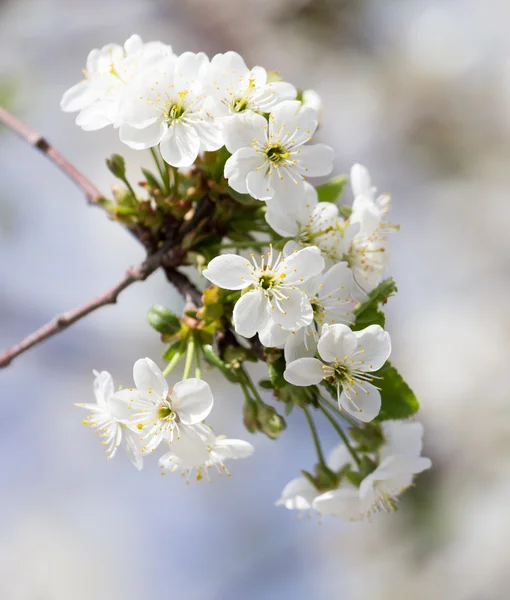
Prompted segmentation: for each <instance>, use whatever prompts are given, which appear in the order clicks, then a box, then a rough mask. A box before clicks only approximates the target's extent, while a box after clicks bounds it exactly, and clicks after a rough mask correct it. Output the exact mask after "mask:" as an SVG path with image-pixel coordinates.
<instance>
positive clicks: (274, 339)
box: [259, 319, 292, 348]
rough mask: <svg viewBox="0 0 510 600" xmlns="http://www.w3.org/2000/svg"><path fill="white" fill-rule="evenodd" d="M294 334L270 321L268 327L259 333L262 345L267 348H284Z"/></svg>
mask: <svg viewBox="0 0 510 600" xmlns="http://www.w3.org/2000/svg"><path fill="white" fill-rule="evenodd" d="M291 335H292V332H290V331H288V330H287V329H283V327H282V326H281V325H278V323H275V322H274V321H273V319H269V321H268V322H267V325H266V326H265V327H264V329H262V331H259V340H260V343H261V344H262V345H263V346H265V347H266V348H283V346H284V345H285V342H286V341H287V340H288V338H289V336H291Z"/></svg>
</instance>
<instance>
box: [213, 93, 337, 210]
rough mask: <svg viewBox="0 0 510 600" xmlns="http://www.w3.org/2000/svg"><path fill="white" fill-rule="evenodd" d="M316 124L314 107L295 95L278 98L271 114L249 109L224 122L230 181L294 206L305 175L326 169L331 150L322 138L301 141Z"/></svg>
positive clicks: (258, 195) (255, 194)
mask: <svg viewBox="0 0 510 600" xmlns="http://www.w3.org/2000/svg"><path fill="white" fill-rule="evenodd" d="M316 128H317V113H316V112H315V110H314V109H313V108H310V107H309V106H302V104H301V102H299V101H297V100H296V101H286V102H282V103H281V104H279V105H278V106H277V107H276V108H274V109H273V111H272V112H271V114H270V115H269V122H268V121H266V119H265V118H264V117H262V116H261V115H258V114H255V113H253V112H248V113H246V114H244V115H242V116H240V117H238V118H236V119H234V120H231V121H230V122H228V123H226V124H225V130H224V136H225V146H226V147H227V150H228V151H229V152H231V153H232V156H231V157H230V158H229V159H228V160H227V162H226V164H225V177H226V178H227V179H228V183H229V185H230V186H231V187H232V188H233V189H234V190H236V191H237V192H240V193H242V194H246V193H249V194H250V195H251V196H253V197H254V198H257V199H259V200H271V199H275V200H277V201H278V202H281V203H285V204H286V205H287V206H289V207H292V201H293V199H294V198H295V197H297V196H298V195H303V194H304V193H305V189H304V185H303V182H304V181H305V180H306V179H307V178H308V177H318V176H321V175H327V174H328V173H330V172H331V169H332V167H333V150H332V148H330V147H329V146H326V145H325V144H315V145H305V144H306V143H307V142H309V141H310V140H311V139H312V136H313V134H314V132H315V130H316Z"/></svg>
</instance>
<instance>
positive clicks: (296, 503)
mask: <svg viewBox="0 0 510 600" xmlns="http://www.w3.org/2000/svg"><path fill="white" fill-rule="evenodd" d="M317 494H318V491H317V490H316V489H315V488H314V486H313V485H312V484H311V483H310V482H309V481H308V479H305V478H304V477H297V478H296V479H293V480H292V481H289V483H288V484H287V485H286V486H285V487H284V488H283V491H282V494H281V496H280V498H279V499H278V500H277V501H276V502H275V504H276V506H285V508H288V509H289V510H309V509H310V508H312V503H313V501H314V498H316V497H317Z"/></svg>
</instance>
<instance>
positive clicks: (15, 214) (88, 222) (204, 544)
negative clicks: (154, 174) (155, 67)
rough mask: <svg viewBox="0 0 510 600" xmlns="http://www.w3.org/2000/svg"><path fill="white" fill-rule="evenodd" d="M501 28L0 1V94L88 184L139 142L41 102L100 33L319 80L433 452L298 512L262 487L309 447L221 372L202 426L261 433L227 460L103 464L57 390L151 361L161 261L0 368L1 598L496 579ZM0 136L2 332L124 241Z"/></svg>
mask: <svg viewBox="0 0 510 600" xmlns="http://www.w3.org/2000/svg"><path fill="white" fill-rule="evenodd" d="M509 22H510V4H509V3H508V2H507V0H478V1H477V0H277V1H275V0H272V1H270V0H242V1H241V0H180V1H174V0H10V1H8V0H3V1H2V2H0V72H1V86H0V87H1V94H2V102H4V103H7V104H8V106H9V107H10V109H11V110H12V111H13V112H15V113H16V114H18V115H19V116H20V117H21V118H23V119H24V120H25V121H26V122H27V123H29V124H30V125H31V126H32V127H34V128H36V129H37V130H39V131H41V132H43V133H44V134H45V135H47V136H48V137H49V138H50V140H51V141H52V142H53V143H54V144H55V145H56V146H57V147H58V148H60V149H61V150H62V151H63V152H64V154H66V155H67V156H68V157H69V158H70V159H71V160H72V161H73V162H74V163H75V164H76V165H77V166H78V167H79V168H80V169H81V170H83V171H84V172H85V173H86V174H87V175H89V176H90V177H91V178H92V179H93V180H94V181H95V182H96V183H97V184H98V186H99V187H100V188H101V189H103V190H106V191H107V190H108V189H109V185H111V183H112V182H113V181H112V177H111V175H110V174H109V172H108V171H107V170H106V168H105V166H104V158H105V157H106V156H107V155H109V154H111V153H112V152H118V151H122V152H123V153H124V155H125V156H126V157H127V160H128V164H129V166H130V170H131V174H132V177H133V178H135V179H136V177H137V169H138V166H139V161H140V155H139V154H137V153H136V152H134V151H130V150H129V149H128V148H127V147H122V146H121V144H120V142H119V141H118V138H117V136H116V134H115V132H114V131H113V130H111V129H109V130H103V131H100V132H97V133H84V132H82V131H81V130H79V129H78V128H77V127H76V126H75V125H74V123H73V118H72V116H71V115H66V114H63V113H61V112H60V110H59V101H60V97H61V95H62V93H63V91H64V90H65V89H67V88H68V87H69V86H70V85H72V84H73V83H75V82H76V81H78V80H79V78H80V69H81V68H82V66H84V62H85V57H86V55H87V53H88V51H89V50H90V49H91V48H93V47H98V46H102V45H103V44H105V43H108V42H113V41H115V42H119V43H122V42H123V41H124V40H125V39H126V38H127V37H128V36H129V35H131V34H132V33H134V32H137V33H139V34H141V35H142V37H143V38H144V39H145V40H150V39H161V40H163V41H165V42H169V43H171V44H172V45H173V47H174V49H175V51H176V52H182V51H184V50H193V51H200V50H203V51H205V52H207V53H208V54H210V55H213V54H214V53H216V52H222V51H226V50H229V49H233V50H237V51H239V52H240V53H241V54H242V55H243V56H244V57H245V59H246V62H247V63H248V64H249V65H255V64H261V65H264V66H265V67H267V68H268V69H275V70H278V71H280V73H281V74H282V75H283V77H284V79H286V80H288V81H291V82H293V83H295V84H296V85H297V86H299V87H303V88H314V89H316V90H317V91H318V93H319V94H320V95H321V97H322V99H323V103H324V113H323V122H324V125H323V127H322V129H321V131H320V133H319V137H320V138H321V140H322V141H325V142H327V143H329V144H331V145H332V146H334V148H335V150H336V172H337V173H341V172H347V171H348V169H349V167H350V165H351V164H352V163H353V162H356V161H359V162H362V163H363V164H365V165H367V166H368V167H369V169H370V170H371V172H372V173H373V178H374V181H375V183H376V185H377V186H378V187H379V189H380V190H381V191H385V192H391V193H392V196H393V219H392V220H393V221H394V222H397V223H401V225H402V229H401V231H400V233H398V234H396V235H394V236H393V238H392V244H393V251H392V260H391V265H390V272H391V273H392V274H393V275H394V276H395V278H396V280H397V282H398V284H399V288H400V293H399V294H398V295H397V296H396V297H395V298H392V299H391V301H390V303H389V305H388V312H389V329H390V331H391V334H392V338H393V342H394V355H395V356H394V362H395V363H397V364H398V365H399V368H400V370H401V371H402V372H403V373H404V374H405V376H406V378H407V379H408V380H409V382H410V383H411V385H412V386H413V387H414V388H415V391H416V392H417V393H418V395H419V398H420V400H421V402H422V410H421V413H420V418H421V420H422V421H423V422H424V424H425V426H426V438H425V445H426V452H425V454H426V455H428V456H430V457H431V458H432V459H433V463H434V468H433V470H432V471H430V472H429V473H427V474H426V475H423V476H422V477H420V480H419V485H418V486H417V487H416V488H415V489H414V490H412V491H410V492H408V493H407V494H406V496H405V498H404V500H403V502H402V504H401V510H400V511H399V512H398V513H397V514H396V515H389V516H381V517H379V518H377V519H374V521H373V522H372V523H371V524H344V523H341V522H336V521H327V522H326V523H323V524H322V525H319V524H318V523H317V520H315V519H312V520H308V519H304V520H301V521H298V520H297V519H296V518H295V514H292V513H290V512H287V511H284V510H283V509H277V508H275V507H274V506H273V502H274V500H275V499H276V498H277V497H278V495H279V493H280V490H281V488H282V487H283V485H284V484H285V483H286V482H287V481H288V480H289V479H291V478H292V477H294V476H296V475H297V474H298V472H299V469H300V468H310V467H311V465H312V462H313V456H314V455H313V448H312V446H311V443H310V440H309V437H308V435H307V432H306V426H305V423H304V422H303V421H302V420H301V418H300V415H297V414H296V415H294V414H293V415H292V416H291V418H290V427H289V429H288V430H287V431H286V432H285V434H284V435H283V436H282V437H281V439H280V440H279V441H278V442H277V443H275V442H270V441H269V440H267V439H266V438H263V437H260V436H255V437H251V436H250V435H249V434H245V433H244V432H243V429H242V425H241V423H240V408H241V398H240V397H239V393H238V392H237V391H236V390H235V389H234V388H232V387H227V386H226V385H225V384H224V383H223V382H222V381H220V380H219V379H215V378H214V377H213V378H212V381H211V383H212V385H213V386H214V388H215V395H216V398H217V408H216V410H215V411H214V413H213V418H212V424H217V425H221V429H222V431H225V432H226V433H228V434H230V435H232V436H241V437H242V436H248V439H250V441H252V442H253V443H254V445H255V446H256V453H255V455H254V456H253V457H252V458H250V459H249V460H247V461H245V462H242V463H236V464H233V466H232V470H233V472H234V475H233V477H231V478H229V479H225V478H223V479H221V478H220V479H215V480H214V481H213V483H212V484H211V485H208V484H199V485H190V486H186V485H184V483H183V481H182V480H181V478H179V477H178V476H167V477H165V478H162V477H160V476H159V473H158V468H157V466H156V465H155V464H152V465H150V464H149V465H147V468H146V469H145V470H144V471H143V472H141V473H137V472H135V471H134V469H133V468H132V466H131V465H130V464H129V463H128V462H127V460H124V457H121V456H120V455H119V458H118V459H116V460H115V461H112V462H107V461H106V460H104V455H103V451H102V448H101V446H100V444H98V440H97V439H96V437H95V436H94V435H92V433H91V432H90V431H89V430H86V429H84V428H83V427H82V425H81V418H82V414H81V412H80V411H78V409H76V408H74V407H73V402H87V401H89V400H90V399H91V394H92V386H91V384H92V378H91V371H92V369H93V368H99V369H107V370H109V371H111V372H112V373H114V375H115V376H116V378H117V380H118V381H128V380H129V378H130V376H131V375H130V372H131V365H132V363H133V362H134V360H135V359H137V358H139V357H140V356H145V355H147V356H152V357H154V358H157V357H158V356H159V353H160V351H161V346H160V344H159V340H158V336H157V335H155V334H154V333H153V332H152V331H151V330H150V328H149V327H148V326H147V325H146V323H145V321H144V313H145V311H146V309H147V308H148V307H149V306H150V305H151V304H153V303H156V302H159V303H163V304H168V305H170V306H173V307H175V308H176V309H178V308H180V306H181V300H180V299H179V297H178V296H177V295H176V293H174V292H173V291H172V290H171V289H170V288H169V287H168V285H167V284H166V282H165V281H164V279H163V278H162V277H160V276H159V274H156V275H154V276H153V277H152V278H151V279H150V280H149V281H147V282H146V283H145V284H139V285H136V286H133V287H131V288H130V289H129V290H128V291H126V292H125V293H124V294H123V295H122V296H121V299H120V302H119V304H118V305H117V306H115V307H107V308H105V309H103V310H102V311H101V312H98V313H96V314H94V315H92V316H90V317H88V318H87V319H86V320H85V321H83V322H81V323H80V324H77V325H75V326H73V328H71V329H70V330H68V331H67V332H65V333H63V334H61V335H60V336H58V337H57V338H54V339H52V340H51V341H49V342H48V343H46V344H45V345H44V346H41V347H38V348H37V349H34V350H33V351H31V352H29V353H27V354H25V355H23V356H22V357H20V358H19V359H17V360H16V361H15V362H14V363H13V364H12V366H11V367H9V368H8V369H6V370H5V371H2V372H1V373H0V377H1V379H0V382H1V387H0V389H1V402H2V409H1V411H0V415H1V416H0V505H1V510H0V597H1V598H2V599H5V600H70V599H72V600H85V599H86V600H91V599H94V600H106V599H108V600H117V599H121V598H122V600H134V599H140V598H143V599H145V598H153V597H159V598H165V599H166V598H168V599H171V598H183V599H186V600H239V599H243V600H255V599H259V598H264V600H273V599H275V600H276V599H278V600H285V599H287V598H288V599H291V600H305V599H310V598H313V599H314V600H322V599H328V600H331V599H333V600H337V599H338V600H365V599H367V600H368V599H370V600H372V599H374V598H376V599H378V600H390V599H391V600H400V599H402V600H403V599H406V600H407V599H408V598H413V600H422V599H423V600H425V599H427V600H428V599H429V598H435V599H438V600H443V599H445V600H507V599H508V598H509V597H510V591H509V590H510V569H509V568H508V567H509V565H510V547H509V543H508V540H509V538H510V508H509V507H510V483H509V481H510V480H509V474H510V456H509V452H510V389H509V379H508V373H507V371H508V365H509V358H510V356H509V339H510V312H509V310H508V303H509V300H508V298H509V292H510V236H509V234H508V223H509V218H510V203H509V201H508V193H509V189H510V168H509V164H510V36H509V35H508V32H509V29H508V27H509V26H508V23H509ZM0 152H1V162H0V342H1V346H2V347H4V346H9V345H11V344H12V343H14V342H15V341H17V340H18V339H19V338H21V337H24V336H25V335H26V334H27V333H29V332H30V331H31V330H33V329H35V328H37V327H38V326H40V325H41V324H42V323H44V322H46V321H47V320H49V319H50V318H51V317H52V316H53V315H54V314H56V313H58V312H61V311H63V310H66V309H69V308H72V307H74V306H76V305H78V304H81V303H82V302H83V301H84V300H86V299H88V298H90V297H93V296H94V295H96V294H98V293H100V292H101V291H103V290H104V289H105V288H106V287H108V286H109V285H110V284H111V283H113V282H114V281H116V280H117V279H119V278H120V277H121V276H122V273H123V272H124V269H125V268H126V267H127V266H129V265H130V264H134V263H136V262H139V261H140V260H142V258H143V257H142V255H141V250H140V248H139V247H138V246H137V245H136V244H135V243H134V242H133V241H132V240H131V239H130V238H129V236H128V235H127V234H126V233H125V232H123V231H122V229H121V228H120V227H118V226H116V224H114V223H112V222H110V221H108V220H107V219H106V218H105V216H104V214H102V212H101V211H100V210H97V209H91V208H88V207H87V206H86V204H85V202H84V199H83V197H82V195H81V194H80V192H79V191H78V190H77V189H76V188H75V187H74V186H73V184H72V183H70V182H69V181H67V179H66V178H65V177H64V176H63V175H62V174H61V173H60V172H58V170H57V169H55V167H54V166H53V165H51V164H50V163H49V162H47V161H46V160H45V159H44V158H43V157H41V156H39V155H38V154H37V153H36V152H35V151H34V150H32V149H30V148H29V147H27V146H26V145H24V144H23V143H22V142H21V141H20V140H18V139H17V138H16V137H15V136H14V135H12V134H11V133H10V132H8V131H6V130H4V129H2V130H1V132H0ZM142 160H143V159H142ZM147 164H148V163H147ZM349 194H350V192H349V191H348V192H347V200H350V196H349ZM323 429H324V431H323V436H324V439H325V442H326V445H327V446H330V447H331V446H333V444H334V443H335V441H336V440H335V439H334V437H333V436H332V435H331V434H330V432H329V431H328V430H327V428H326V427H324V428H323Z"/></svg>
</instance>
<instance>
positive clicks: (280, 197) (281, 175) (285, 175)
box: [269, 168, 306, 212]
mask: <svg viewBox="0 0 510 600" xmlns="http://www.w3.org/2000/svg"><path fill="white" fill-rule="evenodd" d="M269 183H270V184H271V186H270V187H271V188H272V190H273V195H272V198H273V202H278V203H279V204H280V206H281V208H282V209H283V210H286V211H289V212H293V210H294V205H295V204H296V202H301V201H302V200H303V198H304V196H305V195H306V188H305V183H306V182H305V181H303V178H302V177H301V175H300V174H299V172H298V171H297V170H296V169H292V168H290V169H286V170H282V169H274V170H273V174H272V175H271V176H270V178H269Z"/></svg>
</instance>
